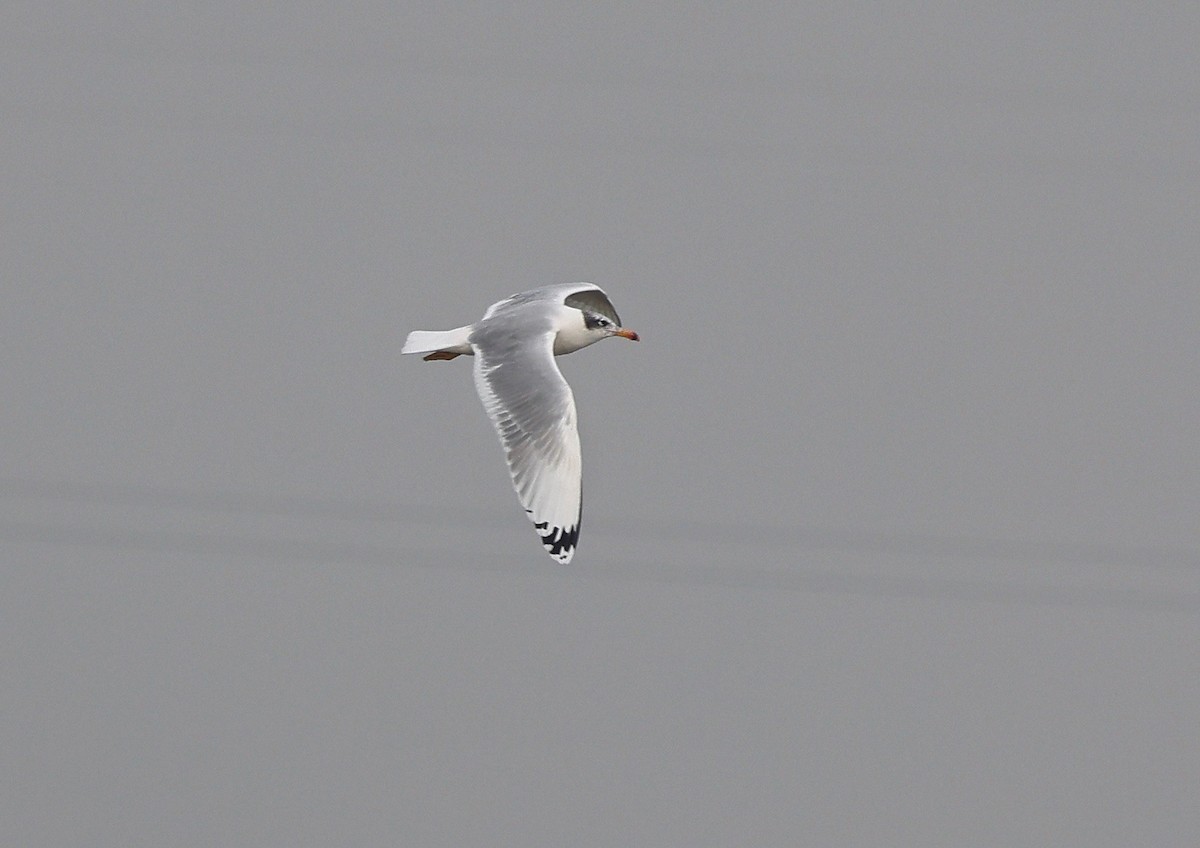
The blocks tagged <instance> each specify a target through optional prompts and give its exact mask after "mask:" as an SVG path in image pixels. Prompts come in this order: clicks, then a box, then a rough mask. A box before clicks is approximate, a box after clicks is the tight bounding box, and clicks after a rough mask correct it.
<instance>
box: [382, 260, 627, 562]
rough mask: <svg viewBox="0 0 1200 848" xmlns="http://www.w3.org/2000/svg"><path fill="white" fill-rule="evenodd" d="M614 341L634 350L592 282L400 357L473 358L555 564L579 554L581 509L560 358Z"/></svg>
mask: <svg viewBox="0 0 1200 848" xmlns="http://www.w3.org/2000/svg"><path fill="white" fill-rule="evenodd" d="M609 336H620V337H621V338H625V339H629V340H631V341H635V342H636V341H637V340H638V334H637V333H635V332H634V331H633V330H627V329H625V328H624V327H622V326H621V319H620V318H619V317H617V310H616V309H614V308H613V305H612V301H610V300H609V299H608V295H606V294H605V293H604V291H603V290H602V289H601V288H600V287H599V286H596V285H593V284H592V283H568V284H565V285H557V286H544V287H542V288H540V289H533V290H531V291H527V292H520V293H519V294H514V295H512V296H510V297H507V298H505V299H504V300H501V301H499V302H497V303H493V304H492V305H491V306H489V307H488V310H487V312H485V313H483V318H482V319H480V320H479V321H477V322H475V323H474V324H469V325H468V326H466V327H458V328H456V329H453V330H443V331H429V330H415V331H413V332H411V333H409V334H408V339H407V340H406V341H405V342H404V347H403V349H402V350H401V351H400V352H401V353H423V354H425V356H424V357H423V359H425V360H426V361H430V360H443V359H454V358H455V357H458V356H463V355H466V356H474V357H475V390H476V391H477V392H478V393H479V399H480V400H482V401H483V408H484V410H486V411H487V414H488V417H489V418H490V419H491V420H492V424H493V426H495V428H496V435H498V436H499V437H500V444H501V445H502V446H503V448H504V456H505V459H506V460H507V461H508V471H509V473H510V474H511V475H512V483H513V488H514V489H516V492H517V499H518V500H520V502H521V506H522V507H524V509H525V513H526V515H528V516H529V520H530V521H532V522H533V526H534V529H535V530H536V531H537V534H538V536H539V537H541V540H542V546H543V547H545V549H546V551H547V553H549V554H550V556H551V557H553V558H554V559H556V560H558V561H559V562H560V563H563V564H564V565H565V564H566V563H569V562H570V561H571V557H572V556H574V555H575V547H576V545H578V544H579V525H580V518H581V516H582V509H583V491H582V482H581V481H582V476H581V472H582V460H581V457H580V451H579V431H578V429H577V428H576V422H575V398H574V395H572V394H571V387H570V386H568V385H567V381H566V380H564V379H563V375H562V372H560V371H559V370H558V365H556V364H555V362H554V357H556V356H561V355H562V354H564V353H573V352H574V351H577V350H579V349H580V348H584V347H587V346H588V345H590V344H595V343H596V342H598V341H600V340H601V339H607V338H608V337H609Z"/></svg>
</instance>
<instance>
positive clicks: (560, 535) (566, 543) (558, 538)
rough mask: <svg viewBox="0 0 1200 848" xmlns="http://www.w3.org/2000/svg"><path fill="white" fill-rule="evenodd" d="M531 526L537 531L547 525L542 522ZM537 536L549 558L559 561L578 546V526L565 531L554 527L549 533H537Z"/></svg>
mask: <svg viewBox="0 0 1200 848" xmlns="http://www.w3.org/2000/svg"><path fill="white" fill-rule="evenodd" d="M533 526H534V527H536V528H537V529H539V530H544V529H545V528H546V527H547V526H548V525H547V523H546V522H545V521H543V522H541V523H540V524H534V525H533ZM538 535H540V536H541V537H542V545H544V546H545V548H546V550H547V551H549V552H550V556H552V557H556V558H560V559H561V558H562V557H563V556H564V555H566V554H568V553H570V552H571V551H573V550H575V547H576V545H578V544H579V524H576V525H575V526H574V527H568V528H565V529H564V528H562V527H554V528H551V530H550V532H549V533H539V534H538Z"/></svg>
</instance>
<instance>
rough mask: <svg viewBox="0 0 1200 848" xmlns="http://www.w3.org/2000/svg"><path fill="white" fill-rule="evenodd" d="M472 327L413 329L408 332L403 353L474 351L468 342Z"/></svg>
mask: <svg viewBox="0 0 1200 848" xmlns="http://www.w3.org/2000/svg"><path fill="white" fill-rule="evenodd" d="M470 335H471V327H470V326H466V327H456V328H455V329H453V330H413V331H412V332H411V333H409V334H408V340H407V341H405V342H404V347H402V348H401V349H400V352H401V353H441V352H444V353H453V354H463V353H465V354H467V355H468V356H469V355H470V354H471V353H473V352H474V351H472V350H471V345H470V344H469V343H468V342H467V338H468V337H469V336H470Z"/></svg>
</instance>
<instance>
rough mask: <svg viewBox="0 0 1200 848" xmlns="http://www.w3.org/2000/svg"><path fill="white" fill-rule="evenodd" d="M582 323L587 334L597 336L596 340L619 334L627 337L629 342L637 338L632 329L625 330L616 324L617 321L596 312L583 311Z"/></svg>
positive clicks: (624, 337)
mask: <svg viewBox="0 0 1200 848" xmlns="http://www.w3.org/2000/svg"><path fill="white" fill-rule="evenodd" d="M583 323H584V326H586V327H587V331H588V333H589V334H594V335H596V336H597V339H596V340H597V341H599V340H600V339H603V338H607V337H608V336H620V337H621V338H623V339H629V340H630V341H631V342H636V341H638V340H639V339H638V334H637V333H635V332H634V331H633V330H627V329H625V328H624V327H621V326H618V325H617V322H615V321H613V320H612V319H611V318H609V317H608V316H606V315H601V314H600V313H598V312H587V311H584V313H583Z"/></svg>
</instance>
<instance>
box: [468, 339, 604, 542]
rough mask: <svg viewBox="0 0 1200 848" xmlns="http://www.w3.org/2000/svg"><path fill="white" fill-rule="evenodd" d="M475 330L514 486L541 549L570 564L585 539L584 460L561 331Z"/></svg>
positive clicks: (480, 386) (489, 404) (480, 379)
mask: <svg viewBox="0 0 1200 848" xmlns="http://www.w3.org/2000/svg"><path fill="white" fill-rule="evenodd" d="M545 323H546V327H545V331H544V332H537V331H535V332H533V333H530V332H529V329H530V328H528V327H516V326H511V327H504V326H489V325H488V322H487V321H484V322H481V324H479V325H476V329H475V332H474V333H472V335H471V344H472V346H473V347H474V348H475V389H476V391H478V392H479V398H480V400H482V401H483V408H484V409H485V410H487V414H488V417H489V418H491V419H492V424H493V425H494V426H495V428H496V434H497V435H498V436H499V437H500V444H501V445H503V446H504V454H505V458H506V459H507V460H508V470H509V472H510V473H511V474H512V481H513V488H514V489H516V491H517V497H518V499H520V501H521V505H522V506H523V507H524V508H525V512H526V513H527V514H528V515H529V518H530V520H531V521H532V522H533V526H534V528H536V530H537V533H538V535H539V536H541V538H542V545H543V546H545V548H546V551H547V552H548V553H549V554H550V556H552V557H554V559H556V560H558V561H559V562H561V563H564V564H565V563H568V562H570V561H571V557H572V556H573V555H574V554H575V546H576V544H577V543H578V541H579V523H580V515H581V508H582V482H581V481H582V477H581V474H582V460H581V457H580V452H579V431H578V430H577V429H576V426H575V398H574V396H573V395H572V394H571V387H570V386H568V385H567V381H566V380H564V379H563V376H562V373H561V372H560V371H559V370H558V366H557V365H556V364H555V362H554V352H553V346H554V336H555V331H554V329H553V328H552V327H550V326H549V321H546V322H545Z"/></svg>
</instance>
